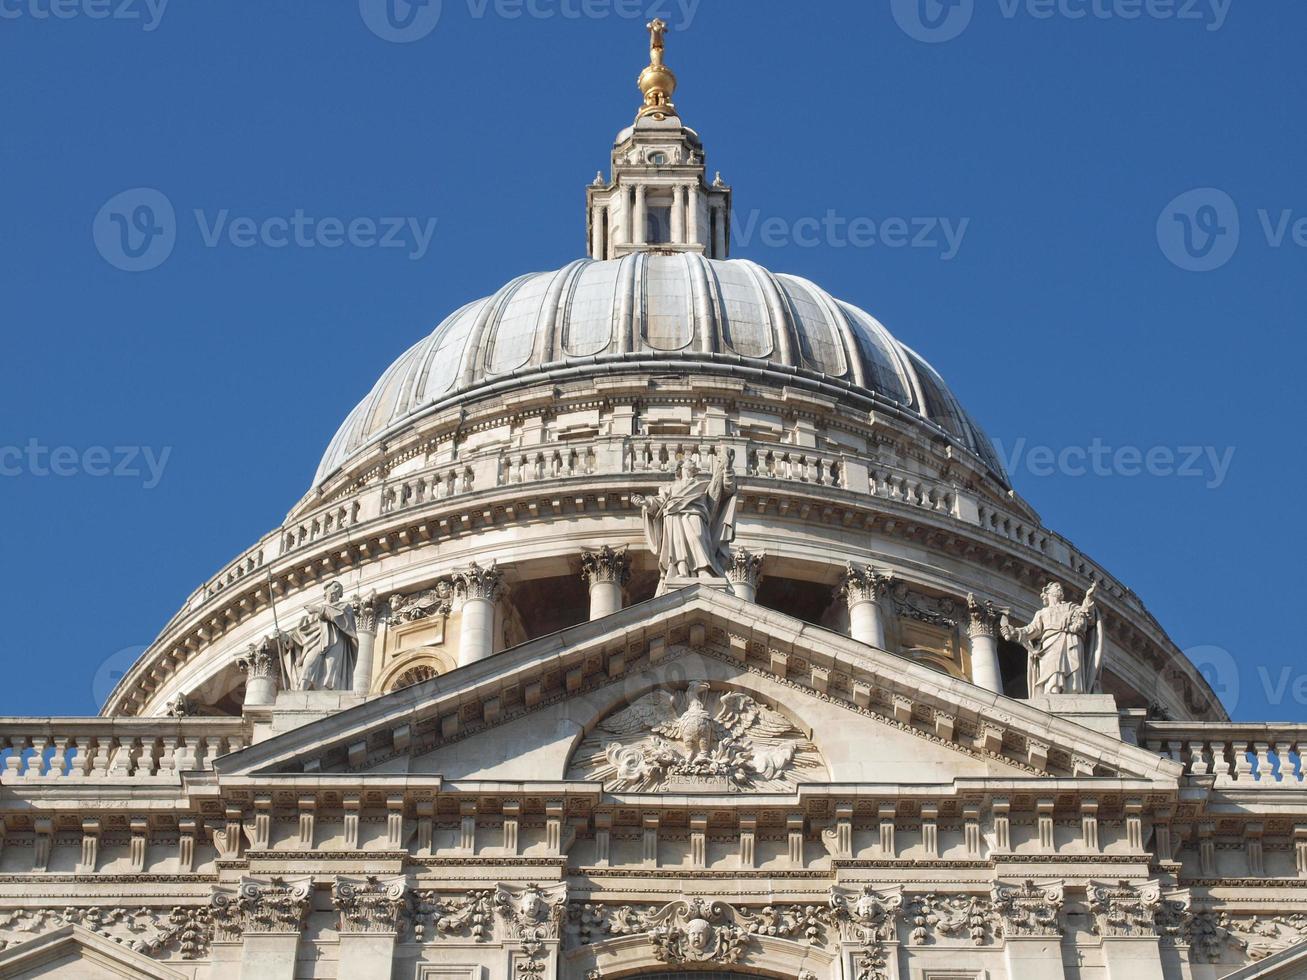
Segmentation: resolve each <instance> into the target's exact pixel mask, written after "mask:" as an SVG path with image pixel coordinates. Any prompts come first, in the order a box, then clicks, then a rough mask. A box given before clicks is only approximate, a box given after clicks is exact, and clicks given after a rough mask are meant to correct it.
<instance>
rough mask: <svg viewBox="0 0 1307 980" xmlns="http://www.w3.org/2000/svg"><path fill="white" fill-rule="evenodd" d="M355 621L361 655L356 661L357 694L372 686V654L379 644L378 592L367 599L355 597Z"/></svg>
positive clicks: (366, 691)
mask: <svg viewBox="0 0 1307 980" xmlns="http://www.w3.org/2000/svg"><path fill="white" fill-rule="evenodd" d="M353 605H354V617H355V618H354V622H355V628H356V629H357V630H358V634H359V655H358V660H357V661H355V663H354V682H353V684H351V685H350V687H351V688H352V690H353V691H354V693H355V694H367V693H368V689H369V688H370V687H371V686H372V656H373V650H374V649H375V648H376V645H377V594H376V593H375V592H374V593H372V594H371V595H370V596H368V597H367V598H366V599H360V598H359V597H358V596H355V597H354V603H353Z"/></svg>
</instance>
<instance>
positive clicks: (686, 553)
mask: <svg viewBox="0 0 1307 980" xmlns="http://www.w3.org/2000/svg"><path fill="white" fill-rule="evenodd" d="M733 460H734V453H733V452H728V453H727V454H726V457H725V459H722V458H720V457H719V458H717V459H715V460H714V462H713V471H712V474H711V475H710V476H705V475H704V474H703V471H702V470H700V468H699V463H698V461H697V460H696V459H694V458H693V457H687V458H686V459H685V460H683V461H682V462H681V465H680V468H679V471H678V474H677V477H676V481H675V482H674V483H672V485H671V486H669V487H664V488H663V490H662V492H661V493H659V494H658V496H656V497H645V496H643V495H641V494H633V495H632V496H631V501H632V502H633V503H634V504H635V505H636V506H637V507H639V508H640V509H641V511H642V512H643V515H644V534H645V538H646V539H647V540H648V542H649V547H650V548H651V549H652V550H653V553H654V554H655V555H657V556H658V568H659V570H660V571H661V572H662V581H661V582H660V583H659V586H658V593H659V594H660V595H661V594H662V593H664V592H666V591H667V588H668V580H669V579H681V580H687V579H698V580H700V581H711V580H713V579H721V578H724V577H725V575H726V569H727V566H729V565H730V561H731V549H730V543H731V541H732V540H733V539H734V537H735V470H734V468H733V465H732V463H733ZM680 584H681V585H684V584H687V583H686V582H685V581H682V582H681V583H680Z"/></svg>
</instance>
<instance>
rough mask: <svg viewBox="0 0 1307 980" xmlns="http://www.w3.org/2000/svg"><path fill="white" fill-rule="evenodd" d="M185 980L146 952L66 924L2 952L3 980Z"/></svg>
mask: <svg viewBox="0 0 1307 980" xmlns="http://www.w3.org/2000/svg"><path fill="white" fill-rule="evenodd" d="M20 976H23V977H26V976H33V977H35V976H52V977H63V976H68V977H79V978H81V980H125V978H132V980H185V975H184V974H181V973H178V972H177V971H176V970H173V969H170V968H169V967H166V966H164V965H163V964H161V963H157V962H155V961H154V960H152V959H150V958H149V957H148V956H146V955H145V954H144V953H138V952H136V951H135V950H133V949H129V948H128V947H126V946H124V945H122V944H121V943H117V942H114V941H113V940H112V939H106V938H105V937H104V936H101V935H99V934H98V933H95V932H92V931H91V930H89V929H85V928H83V927H82V926H79V925H66V926H62V927H60V928H58V929H54V930H51V931H50V932H46V933H42V934H41V935H38V936H35V937H34V938H32V939H29V940H27V941H26V942H21V943H18V944H16V945H13V946H9V947H7V948H5V949H4V950H0V977H20Z"/></svg>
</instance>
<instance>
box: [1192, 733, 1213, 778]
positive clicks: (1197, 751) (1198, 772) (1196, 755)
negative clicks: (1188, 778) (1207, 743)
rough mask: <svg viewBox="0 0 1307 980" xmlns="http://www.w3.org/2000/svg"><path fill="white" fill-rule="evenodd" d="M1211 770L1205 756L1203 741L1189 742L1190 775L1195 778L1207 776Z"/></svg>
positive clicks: (1198, 739)
mask: <svg viewBox="0 0 1307 980" xmlns="http://www.w3.org/2000/svg"><path fill="white" fill-rule="evenodd" d="M1209 772H1211V769H1210V768H1209V767H1208V765H1207V759H1206V758H1205V757H1204V756H1203V740H1202V739H1201V738H1193V739H1190V740H1189V773H1190V774H1191V775H1194V776H1206V775H1207V774H1208V773H1209Z"/></svg>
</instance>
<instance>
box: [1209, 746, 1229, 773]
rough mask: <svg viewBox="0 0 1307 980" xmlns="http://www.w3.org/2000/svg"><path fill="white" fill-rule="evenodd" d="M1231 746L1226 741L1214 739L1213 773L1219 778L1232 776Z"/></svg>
mask: <svg viewBox="0 0 1307 980" xmlns="http://www.w3.org/2000/svg"><path fill="white" fill-rule="evenodd" d="M1228 752H1229V746H1228V745H1227V744H1226V742H1225V740H1224V739H1220V740H1217V739H1212V772H1214V773H1216V775H1217V776H1226V777H1228V776H1229V775H1230V759H1229V756H1228Z"/></svg>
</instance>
